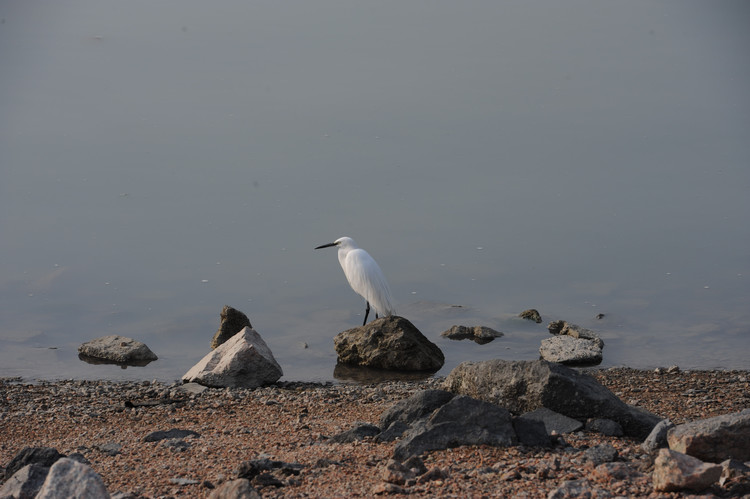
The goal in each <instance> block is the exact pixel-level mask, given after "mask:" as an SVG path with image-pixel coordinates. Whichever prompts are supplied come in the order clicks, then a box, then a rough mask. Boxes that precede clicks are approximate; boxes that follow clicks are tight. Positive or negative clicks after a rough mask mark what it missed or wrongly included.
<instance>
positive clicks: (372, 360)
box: [333, 315, 445, 371]
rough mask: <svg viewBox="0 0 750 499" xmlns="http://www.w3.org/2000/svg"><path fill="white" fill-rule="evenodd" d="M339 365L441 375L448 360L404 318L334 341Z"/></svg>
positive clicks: (374, 323)
mask: <svg viewBox="0 0 750 499" xmlns="http://www.w3.org/2000/svg"><path fill="white" fill-rule="evenodd" d="M333 342H334V347H335V349H336V353H337V354H338V360H339V362H342V363H344V364H354V365H359V366H368V367H376V368H379V369H395V370H404V371H437V370H438V369H440V368H441V367H442V366H443V363H444V362H445V356H444V355H443V352H442V351H441V350H440V348H438V346H437V345H435V344H434V343H432V342H431V341H430V340H428V339H427V338H426V337H425V336H424V335H423V334H422V333H421V332H420V331H419V330H418V329H417V328H416V327H414V325H413V324H412V323H411V322H409V321H408V320H406V319H404V318H403V317H398V316H395V315H393V316H389V317H381V318H380V319H376V320H374V321H372V322H370V323H369V324H366V325H364V326H362V327H356V328H353V329H348V330H346V331H343V332H341V333H339V334H337V335H336V337H335V338H334V340H333Z"/></svg>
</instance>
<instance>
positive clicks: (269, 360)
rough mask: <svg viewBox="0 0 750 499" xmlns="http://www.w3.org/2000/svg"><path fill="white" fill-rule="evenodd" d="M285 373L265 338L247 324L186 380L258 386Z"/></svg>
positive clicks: (193, 370) (202, 383)
mask: <svg viewBox="0 0 750 499" xmlns="http://www.w3.org/2000/svg"><path fill="white" fill-rule="evenodd" d="M283 375H284V373H283V372H282V370H281V366H280V365H279V364H278V362H276V359H275V358H274V357H273V353H271V349H270V348H268V345H266V342H265V341H263V338H261V337H260V335H259V334H258V332H257V331H255V330H254V329H250V328H249V327H246V328H244V329H243V330H242V331H240V332H239V333H238V334H235V335H234V336H232V337H231V338H230V339H229V340H227V341H226V342H225V343H223V344H221V345H219V346H218V347H217V348H216V349H215V350H213V351H211V352H209V353H208V354H207V355H206V356H205V357H203V358H202V359H201V360H200V362H198V363H197V364H196V365H194V366H193V367H192V368H191V369H190V370H189V371H188V372H187V373H185V375H184V376H183V377H182V380H183V381H184V382H186V383H189V382H194V383H200V384H201V385H205V386H211V387H232V388H257V387H259V386H263V385H268V384H271V383H274V382H276V381H278V379H279V378H281V376H283Z"/></svg>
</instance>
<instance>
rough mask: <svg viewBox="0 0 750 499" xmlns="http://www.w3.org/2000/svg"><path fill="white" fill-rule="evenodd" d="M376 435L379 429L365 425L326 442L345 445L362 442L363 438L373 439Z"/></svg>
mask: <svg viewBox="0 0 750 499" xmlns="http://www.w3.org/2000/svg"><path fill="white" fill-rule="evenodd" d="M378 433H380V428H378V427H377V426H375V425H372V424H367V423H365V424H360V425H357V426H355V427H354V428H352V429H351V430H347V431H344V432H341V433H339V434H337V435H334V436H332V437H331V438H329V439H328V442H329V443H332V444H345V443H349V442H355V441H358V440H362V439H364V438H365V437H374V436H375V435H377V434H378Z"/></svg>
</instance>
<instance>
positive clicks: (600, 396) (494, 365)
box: [445, 359, 661, 438]
mask: <svg viewBox="0 0 750 499" xmlns="http://www.w3.org/2000/svg"><path fill="white" fill-rule="evenodd" d="M445 386H446V388H447V389H449V390H450V391H452V392H454V393H459V394H462V395H468V396H470V397H475V398H478V399H481V400H485V401H487V402H492V403H493V404H497V405H499V406H501V407H505V408H507V409H508V410H509V411H511V412H512V413H514V414H523V413H524V412H530V411H533V410H535V409H539V408H541V407H546V408H548V409H551V410H553V411H555V412H559V413H560V414H564V415H566V416H568V417H570V418H573V419H577V420H579V421H585V420H586V419H588V418H607V419H611V420H613V421H616V422H617V423H619V424H620V426H622V428H623V431H624V432H625V435H627V436H632V437H636V438H645V437H646V436H647V435H648V434H649V433H650V432H651V430H652V429H653V427H654V426H656V424H657V423H658V422H659V421H660V420H661V418H659V417H658V416H655V415H653V414H651V413H649V412H647V411H644V410H642V409H639V408H637V407H632V406H629V405H627V404H625V403H624V402H623V401H622V400H620V399H619V398H617V396H615V394H613V393H612V392H611V391H609V390H608V389H607V388H605V387H604V386H602V385H601V384H599V383H598V382H597V381H596V380H595V379H594V378H592V377H591V376H589V375H587V374H585V373H580V372H578V371H576V370H574V369H571V368H569V367H565V366H563V365H561V364H555V363H551V362H546V361H543V360H536V361H505V360H499V359H497V360H488V361H483V362H464V363H462V364H460V365H459V366H458V367H456V368H455V369H454V370H453V371H451V373H450V374H449V375H448V377H447V378H446V380H445Z"/></svg>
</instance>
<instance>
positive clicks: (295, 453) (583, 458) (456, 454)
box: [0, 368, 750, 497]
mask: <svg viewBox="0 0 750 499" xmlns="http://www.w3.org/2000/svg"><path fill="white" fill-rule="evenodd" d="M590 373H591V374H592V375H593V376H594V377H596V378H597V379H598V380H599V381H600V382H601V383H602V384H603V385H605V386H607V387H608V388H609V389H610V390H612V391H613V392H614V393H615V394H616V395H618V396H619V397H620V398H621V399H622V400H624V401H625V402H627V403H630V404H636V405H638V406H640V407H643V408H645V409H647V410H649V411H651V412H654V413H656V414H658V415H660V416H663V417H668V418H670V419H671V420H672V422H674V423H676V424H679V423H683V422H686V421H691V420H695V419H701V418H706V417H711V416H717V415H720V414H726V413H731V412H737V411H740V410H742V409H745V408H747V407H750V372H748V371H685V372H670V373H667V372H666V371H664V370H662V371H661V372H656V371H638V370H633V369H620V368H618V369H606V370H592V371H590ZM441 382H442V380H441V379H429V380H425V381H420V382H386V383H381V384H377V385H354V384H327V385H320V384H310V383H281V384H278V385H274V386H272V387H266V388H260V389H257V390H242V389H232V390H228V389H227V390H225V389H208V390H205V391H204V392H202V393H200V394H198V395H195V394H189V393H185V392H184V391H182V390H180V389H179V388H178V387H179V385H177V384H174V385H165V384H162V383H151V382H142V383H112V382H103V381H102V382H91V381H57V382H54V383H45V382H40V383H34V384H30V383H27V382H24V381H22V380H16V379H4V380H0V464H2V465H6V464H8V462H9V461H10V460H11V459H12V458H13V456H15V455H16V453H18V452H19V451H20V450H21V449H22V448H24V447H27V446H47V447H54V448H56V449H57V450H58V451H59V452H61V453H63V454H71V453H74V452H78V453H81V454H83V455H84V456H85V457H86V459H88V461H90V463H91V466H92V467H93V468H94V470H96V471H97V472H98V473H99V474H100V475H101V476H102V478H103V479H104V482H105V484H106V485H107V489H108V490H109V491H110V493H112V494H114V493H117V492H130V493H132V494H134V495H140V496H143V497H170V496H171V497H178V496H183V497H206V496H208V495H209V494H210V493H211V491H212V489H213V488H214V487H216V486H217V485H219V484H221V483H222V482H224V481H226V480H232V479H234V478H236V477H237V471H238V469H239V466H240V464H241V463H243V462H245V461H249V460H253V459H261V458H269V459H273V460H280V461H284V462H287V463H299V464H301V465H302V466H303V467H302V468H301V470H299V472H298V474H293V473H292V474H286V475H285V474H283V473H282V472H281V471H276V472H274V474H273V477H275V478H277V479H278V481H279V482H278V483H276V485H273V484H271V482H273V480H271V479H268V480H266V482H265V483H267V485H265V486H263V485H262V484H260V483H257V482H256V483H255V484H254V485H255V486H256V488H257V489H258V490H259V491H260V493H261V494H262V495H263V497H352V496H359V497H368V496H372V495H373V494H374V493H378V492H382V491H385V490H388V489H390V490H391V491H396V492H398V491H399V490H401V491H403V492H408V493H409V494H410V495H411V496H424V497H436V496H440V497H481V496H487V497H498V496H516V497H547V495H548V494H549V492H550V491H551V490H553V489H555V488H556V487H558V486H559V485H560V484H561V483H562V482H563V481H564V480H578V479H588V480H589V482H590V483H591V486H592V487H593V488H600V489H602V490H606V491H609V492H610V493H611V494H613V495H621V496H629V497H644V496H651V497H680V495H679V494H654V493H652V486H651V479H650V476H649V472H650V469H651V466H652V458H651V457H650V456H648V455H644V453H643V451H642V450H641V449H640V445H639V442H637V441H634V440H631V439H627V438H615V437H605V436H602V435H600V434H595V433H588V432H578V433H575V434H569V435H565V436H564V438H563V440H561V441H559V442H558V444H557V445H556V446H555V447H552V448H550V449H539V448H528V447H523V446H519V447H512V448H494V447H487V446H479V447H460V448H456V449H448V450H444V451H435V452H431V453H428V454H427V455H426V456H424V464H425V466H426V468H427V469H428V470H431V471H430V473H429V474H428V475H426V476H425V477H422V478H421V479H417V480H413V481H410V482H408V483H406V484H403V485H400V487H401V488H400V489H399V486H396V485H388V484H386V482H385V480H384V478H385V477H386V475H387V474H388V473H389V472H388V471H387V469H386V467H387V465H388V461H389V458H390V456H391V455H392V453H393V447H394V445H395V444H394V443H377V442H374V441H372V440H369V439H366V440H364V441H361V442H354V443H347V444H329V443H326V439H327V437H329V436H332V435H334V434H336V433H339V432H341V431H344V430H348V429H350V428H351V427H352V426H353V425H354V424H355V423H356V422H369V423H375V424H377V422H378V419H379V417H380V414H381V413H382V412H383V411H384V410H385V409H386V408H388V407H390V406H391V405H392V404H393V403H395V402H397V401H398V400H401V399H403V398H405V397H408V396H409V395H411V394H412V393H414V392H415V391H417V390H419V389H424V388H439V387H440V384H441ZM172 428H179V429H185V430H193V431H195V432H198V433H199V434H200V436H198V437H195V436H193V437H186V438H184V439H181V440H162V441H159V442H145V441H144V437H145V436H146V435H147V434H149V433H151V432H153V431H157V430H169V429H172ZM600 444H610V445H611V446H612V447H614V448H615V449H616V450H617V452H618V455H619V457H618V464H617V465H608V466H599V467H597V466H596V463H592V462H591V461H590V460H588V459H587V454H586V450H587V449H589V448H591V447H594V446H597V445H600ZM391 475H392V474H391ZM428 477H429V478H431V479H430V480H427V479H426V478H428ZM265 478H269V477H268V476H265ZM279 484H281V486H278V485H279ZM713 493H715V494H717V495H720V496H721V495H723V496H726V495H728V493H727V491H726V490H723V489H721V488H720V487H718V485H717V486H715V488H714V489H713ZM398 495H399V494H396V496H397V497H398Z"/></svg>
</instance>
